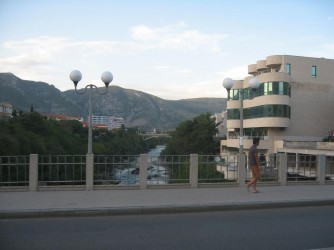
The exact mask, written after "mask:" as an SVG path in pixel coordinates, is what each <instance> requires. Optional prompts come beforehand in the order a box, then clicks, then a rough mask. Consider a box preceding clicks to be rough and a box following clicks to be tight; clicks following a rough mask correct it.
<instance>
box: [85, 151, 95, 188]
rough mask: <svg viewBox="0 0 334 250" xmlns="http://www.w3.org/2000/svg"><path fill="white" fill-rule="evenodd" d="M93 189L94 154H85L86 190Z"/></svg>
mask: <svg viewBox="0 0 334 250" xmlns="http://www.w3.org/2000/svg"><path fill="white" fill-rule="evenodd" d="M93 189H94V154H86V190H87V191H91V190H93Z"/></svg>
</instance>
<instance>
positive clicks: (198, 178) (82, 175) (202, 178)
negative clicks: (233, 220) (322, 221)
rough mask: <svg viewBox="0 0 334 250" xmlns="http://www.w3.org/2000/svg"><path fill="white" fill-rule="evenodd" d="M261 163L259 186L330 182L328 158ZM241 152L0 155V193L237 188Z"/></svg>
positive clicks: (243, 162)
mask: <svg viewBox="0 0 334 250" xmlns="http://www.w3.org/2000/svg"><path fill="white" fill-rule="evenodd" d="M268 158H269V160H268V161H266V162H261V164H262V166H263V171H262V173H261V179H260V182H259V185H297V184H317V185H325V184H334V157H333V156H325V155H316V156H310V155H297V156H296V155H289V154H277V155H273V156H270V157H268ZM250 178H251V174H250V171H249V168H248V163H247V159H246V157H245V155H243V154H242V155H240V154H226V155H220V156H217V155H198V154H190V155H162V156H160V155H157V156H149V155H148V154H141V155H94V154H87V155H37V154H30V155H25V156H0V191H48V190H101V189H149V188H203V187H233V186H243V185H244V184H245V182H246V181H247V180H249V179H250Z"/></svg>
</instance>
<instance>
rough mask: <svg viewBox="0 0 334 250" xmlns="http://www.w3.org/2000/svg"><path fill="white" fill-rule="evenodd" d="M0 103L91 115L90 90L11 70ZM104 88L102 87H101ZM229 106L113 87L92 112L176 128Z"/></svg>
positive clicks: (0, 86)
mask: <svg viewBox="0 0 334 250" xmlns="http://www.w3.org/2000/svg"><path fill="white" fill-rule="evenodd" d="M0 90H1V91H0V102H9V103H11V104H12V105H13V108H14V109H16V110H17V111H19V110H22V111H29V109H30V107H31V105H33V108H34V110H35V111H37V112H40V113H53V114H65V115H79V116H83V117H84V118H85V119H86V117H87V115H88V92H87V93H85V94H83V95H79V94H77V93H75V91H74V90H68V91H65V92H61V91H60V90H58V89H57V88H55V87H54V86H53V85H49V84H47V83H44V82H34V81H25V80H22V79H20V78H18V77H16V76H15V75H13V74H11V73H0ZM101 91H102V90H101ZM225 109H226V99H224V98H195V99H184V100H177V101H172V100H164V99H161V98H159V97H156V96H153V95H149V94H147V93H144V92H141V91H137V90H131V89H124V88H121V87H118V86H114V85H112V86H110V87H109V89H108V92H107V94H106V95H103V96H96V94H93V114H94V115H110V116H117V117H123V118H124V120H125V125H126V126H127V127H139V128H142V129H147V130H149V129H152V128H159V129H164V130H165V129H173V128H175V127H176V126H177V125H178V124H179V123H180V122H182V121H184V120H188V119H191V118H193V117H195V116H197V115H199V114H203V113H207V112H209V113H217V112H221V111H222V110H225Z"/></svg>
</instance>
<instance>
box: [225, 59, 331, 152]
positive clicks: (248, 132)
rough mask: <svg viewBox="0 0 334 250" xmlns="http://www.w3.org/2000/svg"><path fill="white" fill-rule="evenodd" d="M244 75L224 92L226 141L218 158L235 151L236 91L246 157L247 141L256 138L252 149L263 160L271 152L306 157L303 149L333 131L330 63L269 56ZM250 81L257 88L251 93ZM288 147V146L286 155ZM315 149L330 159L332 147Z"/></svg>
mask: <svg viewBox="0 0 334 250" xmlns="http://www.w3.org/2000/svg"><path fill="white" fill-rule="evenodd" d="M248 74H249V75H250V76H247V77H245V78H244V79H243V80H236V81H235V84H234V86H233V88H232V89H231V90H230V91H229V94H228V101H227V113H226V115H225V120H226V127H227V140H222V141H221V153H223V152H231V151H235V152H237V151H238V148H239V132H240V107H241V102H240V99H239V96H240V93H239V90H240V89H243V91H244V92H243V93H244V101H243V111H244V112H243V113H244V119H243V121H244V122H243V126H244V138H245V139H244V152H245V153H246V154H247V155H248V150H249V148H250V146H251V145H252V139H253V137H260V138H261V141H260V145H259V147H258V149H259V150H260V152H261V153H262V154H264V155H265V156H267V155H269V154H273V153H277V152H291V153H293V152H295V153H297V152H299V153H309V154H312V152H310V151H308V149H306V148H305V145H310V146H311V145H313V146H314V145H319V143H320V142H322V141H323V139H324V138H326V136H327V135H328V131H330V130H332V129H334V60H333V59H326V58H311V57H301V56H289V55H272V56H268V57H267V58H266V59H265V60H259V61H257V62H256V63H254V64H250V65H248ZM253 77H256V78H257V79H258V80H259V82H260V86H259V88H258V89H257V90H256V91H253V90H251V89H249V87H248V86H249V85H248V83H249V80H250V79H251V78H253ZM289 145H290V146H291V145H293V146H292V147H291V150H290V149H288V148H289ZM296 145H299V146H296ZM301 145H303V146H301ZM300 148H304V149H303V150H301V151H300V150H299V149H300ZM311 148H312V147H311ZM320 148H324V149H325V150H323V151H322V153H324V154H327V155H334V152H333V151H334V145H332V146H331V145H329V146H328V145H327V146H325V147H320ZM314 149H316V147H315V148H314ZM298 150H299V151H298ZM318 153H319V152H318Z"/></svg>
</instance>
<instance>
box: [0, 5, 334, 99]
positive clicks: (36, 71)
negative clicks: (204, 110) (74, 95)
mask: <svg viewBox="0 0 334 250" xmlns="http://www.w3.org/2000/svg"><path fill="white" fill-rule="evenodd" d="M270 55H296V56H309V57H325V58H330V59H334V0H280V1H268V0H267V1H262V0H233V1H231V0H228V1H227V0H226V1H225V0H119V1H116V0H94V1H88V0H0V72H11V73H13V74H15V75H16V76H18V77H19V78H21V79H24V80H33V81H42V82H47V83H49V84H52V85H54V86H55V87H56V88H58V89H60V90H61V91H65V90H68V89H73V88H74V87H73V83H72V82H71V80H70V79H69V75H70V73H71V71H72V70H80V71H81V73H82V76H83V78H82V80H81V82H80V83H79V84H78V88H83V87H85V86H86V85H88V84H95V85H97V86H103V83H102V81H101V79H100V76H101V74H102V73H103V72H104V71H110V72H111V73H112V74H113V76H114V80H113V81H112V82H111V84H112V85H116V86H119V87H122V88H126V89H134V90H138V91H143V92H146V93H148V94H152V95H155V96H157V97H160V98H163V99H165V100H180V99H187V98H200V97H216V98H221V97H226V90H225V89H224V88H223V87H222V81H223V80H224V78H226V77H230V78H233V79H243V78H244V77H246V76H247V75H248V72H247V71H248V65H249V64H254V63H256V62H257V61H258V60H265V59H266V57H267V56H270ZM0 91H1V90H0Z"/></svg>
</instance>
